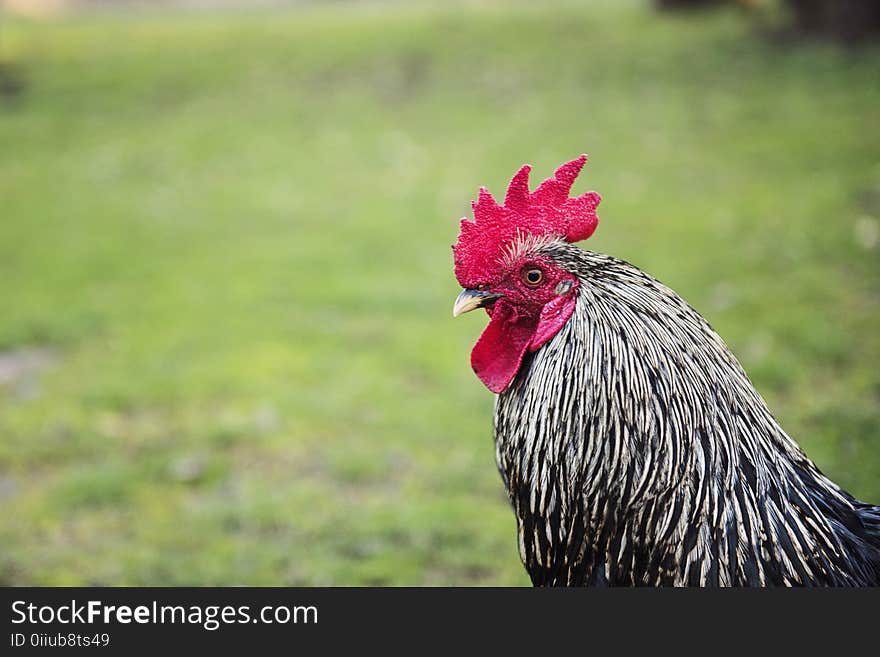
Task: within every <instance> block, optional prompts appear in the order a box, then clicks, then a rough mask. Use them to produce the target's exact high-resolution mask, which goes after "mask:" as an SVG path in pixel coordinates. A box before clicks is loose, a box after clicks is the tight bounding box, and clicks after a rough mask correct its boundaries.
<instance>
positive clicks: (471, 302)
mask: <svg viewBox="0 0 880 657" xmlns="http://www.w3.org/2000/svg"><path fill="white" fill-rule="evenodd" d="M503 296H504V295H503V294H495V293H494V292H483V291H482V290H462V291H461V294H459V295H458V297H457V298H456V299H455V303H454V304H453V305H452V316H453V317H458V316H459V315H464V314H465V313H468V312H470V311H472V310H476V309H477V308H485V307H486V306H491V305H492V304H493V303H495V302H496V301H497V300H498V299H500V298H501V297H503Z"/></svg>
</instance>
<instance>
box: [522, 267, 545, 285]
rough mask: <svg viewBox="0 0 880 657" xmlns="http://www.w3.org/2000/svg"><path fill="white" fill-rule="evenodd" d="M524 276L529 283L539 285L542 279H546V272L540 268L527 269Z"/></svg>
mask: <svg viewBox="0 0 880 657" xmlns="http://www.w3.org/2000/svg"><path fill="white" fill-rule="evenodd" d="M523 278H524V279H525V281H526V283H528V284H529V285H537V284H538V283H540V282H541V281H542V280H544V272H542V271H541V270H540V269H529V270H528V271H526V273H525V274H524V276H523Z"/></svg>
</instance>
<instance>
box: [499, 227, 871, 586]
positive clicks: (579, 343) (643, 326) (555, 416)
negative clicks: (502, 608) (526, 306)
mask: <svg viewBox="0 0 880 657" xmlns="http://www.w3.org/2000/svg"><path fill="white" fill-rule="evenodd" d="M521 248H527V249H529V250H530V251H531V252H533V253H536V254H541V255H546V256H549V257H550V258H552V259H553V260H554V261H556V262H557V263H558V264H560V265H561V266H562V267H563V268H565V269H567V270H568V271H570V272H571V273H573V274H575V275H576V276H577V277H578V279H579V281H580V283H579V290H578V299H577V303H576V308H575V311H574V313H573V314H572V316H571V319H570V320H569V321H568V322H567V323H566V324H565V325H564V327H563V328H562V329H561V330H560V331H559V332H558V333H557V334H556V335H555V336H554V337H553V339H552V340H550V341H549V342H548V343H547V344H546V345H545V346H543V347H542V348H541V349H539V350H538V351H537V352H535V353H534V354H531V355H528V356H527V357H526V361H525V362H524V363H523V366H522V368H521V369H520V371H519V373H518V375H517V377H516V379H515V380H514V381H513V383H512V384H511V385H510V387H509V388H508V389H507V390H506V391H505V392H504V393H502V394H501V395H499V397H498V398H497V401H496V407H495V418H494V421H495V439H496V450H497V462H498V467H499V470H500V472H501V475H502V478H503V480H504V483H505V485H506V487H507V491H508V494H509V497H510V501H511V503H512V505H513V507H514V510H515V512H516V516H517V522H518V527H519V545H520V553H521V557H522V560H523V563H524V564H525V566H526V569H527V570H528V572H529V574H530V576H531V578H532V582H533V583H534V584H536V585H684V586H743V585H753V586H765V585H844V586H846V585H850V586H852V585H868V584H875V585H876V584H880V507H877V506H871V505H868V504H864V503H862V502H859V501H857V500H855V499H854V498H853V497H852V496H850V495H849V494H848V493H846V492H844V491H843V490H841V489H840V488H839V487H838V486H836V485H835V484H834V483H833V482H831V481H830V480H829V479H827V478H826V477H825V476H824V475H823V474H822V473H821V472H820V471H819V470H818V469H817V468H816V466H815V465H814V464H813V463H812V461H810V459H809V458H807V457H806V455H805V454H804V453H803V452H802V451H801V449H800V448H799V447H798V445H797V444H796V443H795V442H794V440H792V439H791V438H790V437H789V436H788V435H787V434H786V433H785V431H784V430H783V429H782V427H781V426H779V424H778V423H777V422H776V420H775V419H774V418H773V416H772V414H771V413H770V411H769V410H768V408H767V405H766V404H765V402H764V400H763V399H762V398H761V396H760V395H759V394H758V392H757V391H756V390H755V388H754V386H753V385H752V384H751V382H750V381H749V379H748V377H747V376H746V374H745V372H744V371H743V369H742V367H741V366H740V364H739V363H738V361H737V360H736V358H735V357H734V356H733V354H732V353H731V352H730V350H729V349H728V348H727V346H726V345H725V344H724V342H723V341H722V340H721V338H720V337H719V336H718V335H717V334H716V333H715V331H713V330H712V328H711V327H710V326H709V324H708V323H707V322H706V321H705V320H704V319H703V318H702V317H701V316H700V315H699V314H698V313H697V312H696V311H695V310H694V309H693V308H691V307H690V306H689V305H688V304H687V303H686V302H685V301H683V300H682V299H681V297H679V296H678V295H677V294H675V293H674V292H673V291H672V290H670V289H669V288H667V287H665V286H664V285H662V284H661V283H659V282H658V281H657V280H655V279H654V278H652V277H651V276H649V275H647V274H645V273H644V272H642V271H640V270H639V269H637V268H636V267H634V266H632V265H630V264H628V263H626V262H623V261H620V260H617V259H614V258H611V257H608V256H605V255H600V254H597V253H592V252H590V251H584V250H581V249H579V248H577V247H575V246H572V245H570V244H567V243H565V242H563V241H533V242H531V243H528V244H523V245H521Z"/></svg>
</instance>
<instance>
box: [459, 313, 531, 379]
mask: <svg viewBox="0 0 880 657" xmlns="http://www.w3.org/2000/svg"><path fill="white" fill-rule="evenodd" d="M491 317H492V319H491V320H490V321H489V325H488V326H487V327H486V328H485V329H484V330H483V334H482V335H481V336H480V339H479V340H477V344H475V345H474V348H473V351H471V367H473V369H474V373H476V375H477V376H478V377H480V380H481V381H482V382H483V383H484V384H485V385H486V387H487V388H489V390H491V391H492V392H494V393H495V394H500V393H502V392H504V390H505V389H506V388H507V386H509V385H510V382H511V381H513V377H515V376H516V373H517V371H518V370H519V366H520V365H521V364H522V360H523V356H525V353H526V349H528V347H529V344H530V343H531V341H532V337H533V336H534V335H535V330H536V329H537V327H538V318H537V317H523V316H518V315H517V313H516V310H515V309H514V308H512V307H511V306H509V305H508V304H506V303H505V302H504V301H503V300H501V301H498V302H497V303H496V304H495V307H494V308H493V310H492V315H491Z"/></svg>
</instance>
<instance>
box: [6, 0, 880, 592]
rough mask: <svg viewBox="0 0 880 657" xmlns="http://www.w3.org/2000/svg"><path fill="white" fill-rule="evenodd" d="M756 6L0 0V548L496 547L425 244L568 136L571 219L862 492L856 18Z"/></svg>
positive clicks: (484, 400) (878, 359) (386, 576)
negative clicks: (810, 17)
mask: <svg viewBox="0 0 880 657" xmlns="http://www.w3.org/2000/svg"><path fill="white" fill-rule="evenodd" d="M19 4H20V3H19ZM50 4H51V3H50ZM758 23H760V20H758V21H757V22H756V18H755V16H754V15H753V12H752V11H749V10H747V9H744V8H743V7H722V8H720V9H717V10H713V11H701V12H684V13H664V12H658V11H657V10H656V8H655V7H654V6H653V5H652V4H651V3H648V2H636V1H631V0H628V1H625V2H614V1H611V0H606V1H603V2H598V1H593V2H548V3H509V2H505V3H502V2H497V3H496V2H479V3H473V2H471V3H441V2H437V3H434V4H431V3H415V4H414V3H396V4H395V3H385V4H372V3H358V4H342V3H327V4H322V3H318V4H309V5H301V6H295V7H282V8H272V9H262V10H259V11H255V10H251V11H247V12H244V11H223V12H204V11H183V12H181V11H167V12H157V11H144V10H139V11H136V12H133V13H126V12H121V11H113V12H106V11H101V12H89V13H78V12H70V13H62V14H60V15H50V16H44V17H42V18H40V19H35V18H32V17H27V16H21V15H19V14H13V13H12V12H7V13H6V14H0V300H2V306H0V308H2V310H0V508H2V516H0V545H2V550H0V583H2V584H4V585H20V584H39V585H46V584H56V585H57V584H68V585H73V584H86V585H98V584H104V585H121V584H133V585H146V584H152V585H202V584H229V585H237V584H252V585H259V584H276V585H321V584H331V585H335V584H340V585H365V584H375V585H385V584H392V585H404V584H406V585H440V584H457V585H470V584H479V585H485V584H500V585H507V584H517V585H518V584H526V583H527V578H526V576H525V574H524V571H523V569H522V566H521V565H520V563H519V557H518V553H517V548H516V539H515V523H514V518H513V514H512V512H511V511H510V509H509V508H508V505H507V501H506V498H505V496H504V493H503V491H502V486H501V482H500V479H499V476H498V474H497V472H496V469H495V463H494V447H493V444H492V433H491V409H492V403H493V396H492V395H491V393H490V392H489V391H488V390H486V389H485V388H484V387H483V386H482V384H480V382H479V381H478V380H477V379H476V378H475V377H474V376H473V374H472V372H471V369H470V366H469V361H468V358H469V351H470V348H471V346H472V344H473V343H474V342H475V340H476V338H477V336H478V334H479V332H480V331H481V329H482V327H483V325H484V324H485V317H481V316H478V314H476V313H475V314H473V315H469V316H466V317H464V318H460V319H458V320H455V321H453V319H452V317H451V312H450V309H451V305H452V301H453V299H454V298H455V296H456V294H457V292H458V287H457V284H456V282H455V279H454V277H453V276H452V261H451V252H450V248H449V247H450V245H451V244H452V242H453V241H454V240H455V238H456V235H457V220H458V219H459V218H460V217H462V216H464V215H466V214H468V213H469V202H470V200H471V199H472V198H474V197H475V195H476V192H477V189H478V186H479V185H481V184H486V185H488V186H489V188H490V189H492V190H494V191H496V192H497V193H498V194H499V195H500V194H501V193H502V192H503V189H504V187H505V185H506V182H507V181H508V179H509V177H510V176H511V175H512V174H513V172H514V171H515V170H516V168H517V167H519V166H520V165H521V164H522V163H523V162H531V163H532V164H533V165H534V166H535V171H534V173H533V178H534V179H535V180H536V181H537V180H540V179H542V178H544V177H546V176H547V175H549V174H550V173H551V172H552V170H553V168H554V167H555V166H557V165H558V164H560V163H561V162H563V161H565V160H568V159H571V158H573V157H575V156H576V155H578V154H579V153H581V152H587V153H589V154H590V162H589V163H588V165H587V168H586V169H585V171H584V173H583V174H582V177H581V179H580V180H579V181H578V182H577V185H576V189H575V191H576V192H582V191H585V190H587V189H596V190H598V191H600V192H601V193H602V195H603V197H604V200H603V203H602V205H601V206H600V208H599V210H600V213H599V214H600V218H601V221H600V225H599V229H598V231H597V232H596V235H595V236H594V237H593V238H591V239H590V241H589V242H588V243H586V244H585V246H589V248H591V249H594V250H598V251H603V252H607V253H610V254H613V255H615V256H618V257H621V258H624V259H626V260H629V261H631V262H633V263H634V264H636V265H638V266H640V267H642V268H643V269H645V270H647V271H648V272H650V273H652V274H653V275H655V276H656V277H658V278H659V279H660V280H662V281H664V282H665V283H667V284H668V285H670V286H671V287H673V288H674V289H676V290H677V291H678V292H679V293H680V294H682V296H684V297H685V298H686V299H687V300H688V301H690V302H691V303H692V304H693V305H694V306H695V307H696V308H697V309H698V310H700V311H701V312H702V313H703V314H704V315H705V316H706V317H707V318H708V319H709V321H710V322H711V323H712V324H713V326H714V327H715V328H716V329H717V330H718V331H719V333H720V334H721V335H722V336H723V337H724V338H725V340H726V341H727V342H728V344H729V345H730V346H731V348H732V349H733V351H734V352H735V353H736V354H737V356H738V357H739V358H740V359H741V361H742V362H743V364H744V366H745V368H746V370H747V371H748V372H749V373H750V375H751V377H752V379H753V381H754V382H755V384H756V386H757V388H758V389H759V391H760V392H761V393H762V394H763V395H764V396H765V397H766V399H767V401H768V403H769V405H770V407H771V409H772V410H773V411H774V413H775V414H776V415H777V417H778V419H779V420H780V422H781V423H782V424H783V426H784V427H786V428H787V430H788V431H789V433H791V434H792V435H793V436H794V437H795V438H796V439H797V440H798V441H799V442H800V444H801V445H802V446H803V447H804V449H805V450H806V451H807V453H808V454H809V455H810V456H811V457H812V458H813V459H814V460H815V461H816V463H817V464H818V465H819V467H820V468H821V469H822V470H823V471H825V472H826V473H827V474H828V475H829V476H830V477H832V478H833V479H834V480H835V481H837V482H838V483H839V484H841V485H842V486H844V487H845V488H847V489H848V490H850V491H851V492H852V493H853V494H854V495H856V496H858V497H860V498H862V499H865V500H868V501H872V502H875V503H880V368H878V364H880V331H878V320H880V129H878V126H880V116H878V108H880V83H878V81H880V78H878V72H880V48H878V46H877V45H876V44H874V45H872V44H866V45H863V46H861V47H859V48H858V49H852V48H848V47H845V46H841V45H838V44H834V43H826V42H821V41H806V42H804V41H797V40H794V41H792V40H784V39H776V38H773V36H772V34H771V33H769V32H767V31H766V30H763V29H760V28H759V27H758V26H757V24H758Z"/></svg>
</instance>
